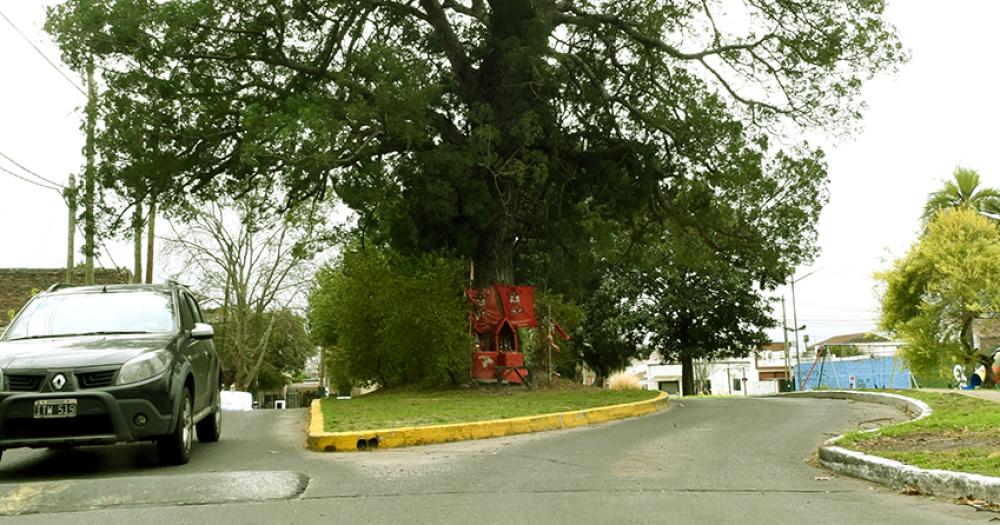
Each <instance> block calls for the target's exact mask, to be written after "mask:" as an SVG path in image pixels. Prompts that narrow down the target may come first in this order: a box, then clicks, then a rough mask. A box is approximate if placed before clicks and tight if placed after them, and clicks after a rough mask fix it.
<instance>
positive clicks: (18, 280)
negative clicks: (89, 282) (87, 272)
mask: <svg viewBox="0 0 1000 525" xmlns="http://www.w3.org/2000/svg"><path fill="white" fill-rule="evenodd" d="M65 275H66V270H64V269H62V268H0V327H3V326H6V325H7V323H8V322H9V321H8V312H10V311H11V310H13V311H14V312H17V311H18V310H20V309H21V307H22V306H24V304H25V303H27V302H28V299H31V297H32V292H35V291H37V292H41V291H45V289H46V288H48V287H49V286H52V285H53V284H55V283H61V282H64V281H65V280H66V279H65ZM131 279H132V272H130V271H128V270H125V269H121V270H112V269H106V268H95V269H94V283H96V284H126V283H128V282H129V281H130V280H131ZM73 282H76V283H82V282H83V269H79V270H78V271H76V272H75V273H74V280H73Z"/></svg>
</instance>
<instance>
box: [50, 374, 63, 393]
mask: <svg viewBox="0 0 1000 525" xmlns="http://www.w3.org/2000/svg"><path fill="white" fill-rule="evenodd" d="M64 386H66V376H64V375H62V374H56V376H55V377H53V378H52V388H54V389H56V390H62V387H64Z"/></svg>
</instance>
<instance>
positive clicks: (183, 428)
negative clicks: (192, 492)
mask: <svg viewBox="0 0 1000 525" xmlns="http://www.w3.org/2000/svg"><path fill="white" fill-rule="evenodd" d="M193 440H194V407H193V406H192V402H191V391H190V390H188V389H187V388H185V389H184V394H183V398H182V399H181V406H180V409H179V410H178V413H177V425H176V427H175V428H174V431H173V432H171V433H169V434H167V435H165V436H161V437H160V438H159V439H157V440H156V448H157V450H158V451H159V454H160V462H161V463H165V464H167V465H183V464H185V463H187V462H188V461H189V460H190V459H191V442H192V441H193Z"/></svg>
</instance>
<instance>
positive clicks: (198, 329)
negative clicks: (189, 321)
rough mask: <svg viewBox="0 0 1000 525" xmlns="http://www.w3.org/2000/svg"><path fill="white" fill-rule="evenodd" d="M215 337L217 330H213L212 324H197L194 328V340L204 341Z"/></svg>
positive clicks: (192, 332)
mask: <svg viewBox="0 0 1000 525" xmlns="http://www.w3.org/2000/svg"><path fill="white" fill-rule="evenodd" d="M213 337H215V329H214V328H212V325H210V324H207V323H195V324H194V328H192V329H191V338H192V339H199V340H204V339H211V338H213Z"/></svg>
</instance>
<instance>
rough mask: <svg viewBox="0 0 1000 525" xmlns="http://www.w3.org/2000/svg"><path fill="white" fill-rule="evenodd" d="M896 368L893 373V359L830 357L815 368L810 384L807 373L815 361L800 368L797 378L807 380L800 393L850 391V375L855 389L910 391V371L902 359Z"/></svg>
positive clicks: (818, 362)
mask: <svg viewBox="0 0 1000 525" xmlns="http://www.w3.org/2000/svg"><path fill="white" fill-rule="evenodd" d="M895 367H896V372H895V374H894V373H893V371H892V368H893V358H892V357H891V356H889V357H869V356H862V357H850V358H842V359H834V358H831V357H828V358H827V359H826V362H825V363H824V362H823V360H821V359H818V360H817V362H816V368H815V369H814V370H813V372H812V376H810V377H809V380H808V381H805V379H806V374H808V373H809V369H810V368H812V362H809V363H802V364H801V365H799V366H797V367H796V375H795V377H796V378H798V379H801V380H802V381H804V386H805V388H800V389H799V390H817V389H820V388H830V389H850V388H851V376H854V379H855V381H854V388H910V370H909V369H908V368H907V367H906V364H905V363H904V362H903V359H902V358H901V357H898V356H897V357H896V360H895ZM821 369H822V373H821ZM890 380H891V382H892V384H891V385H890V384H889V382H890Z"/></svg>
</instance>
